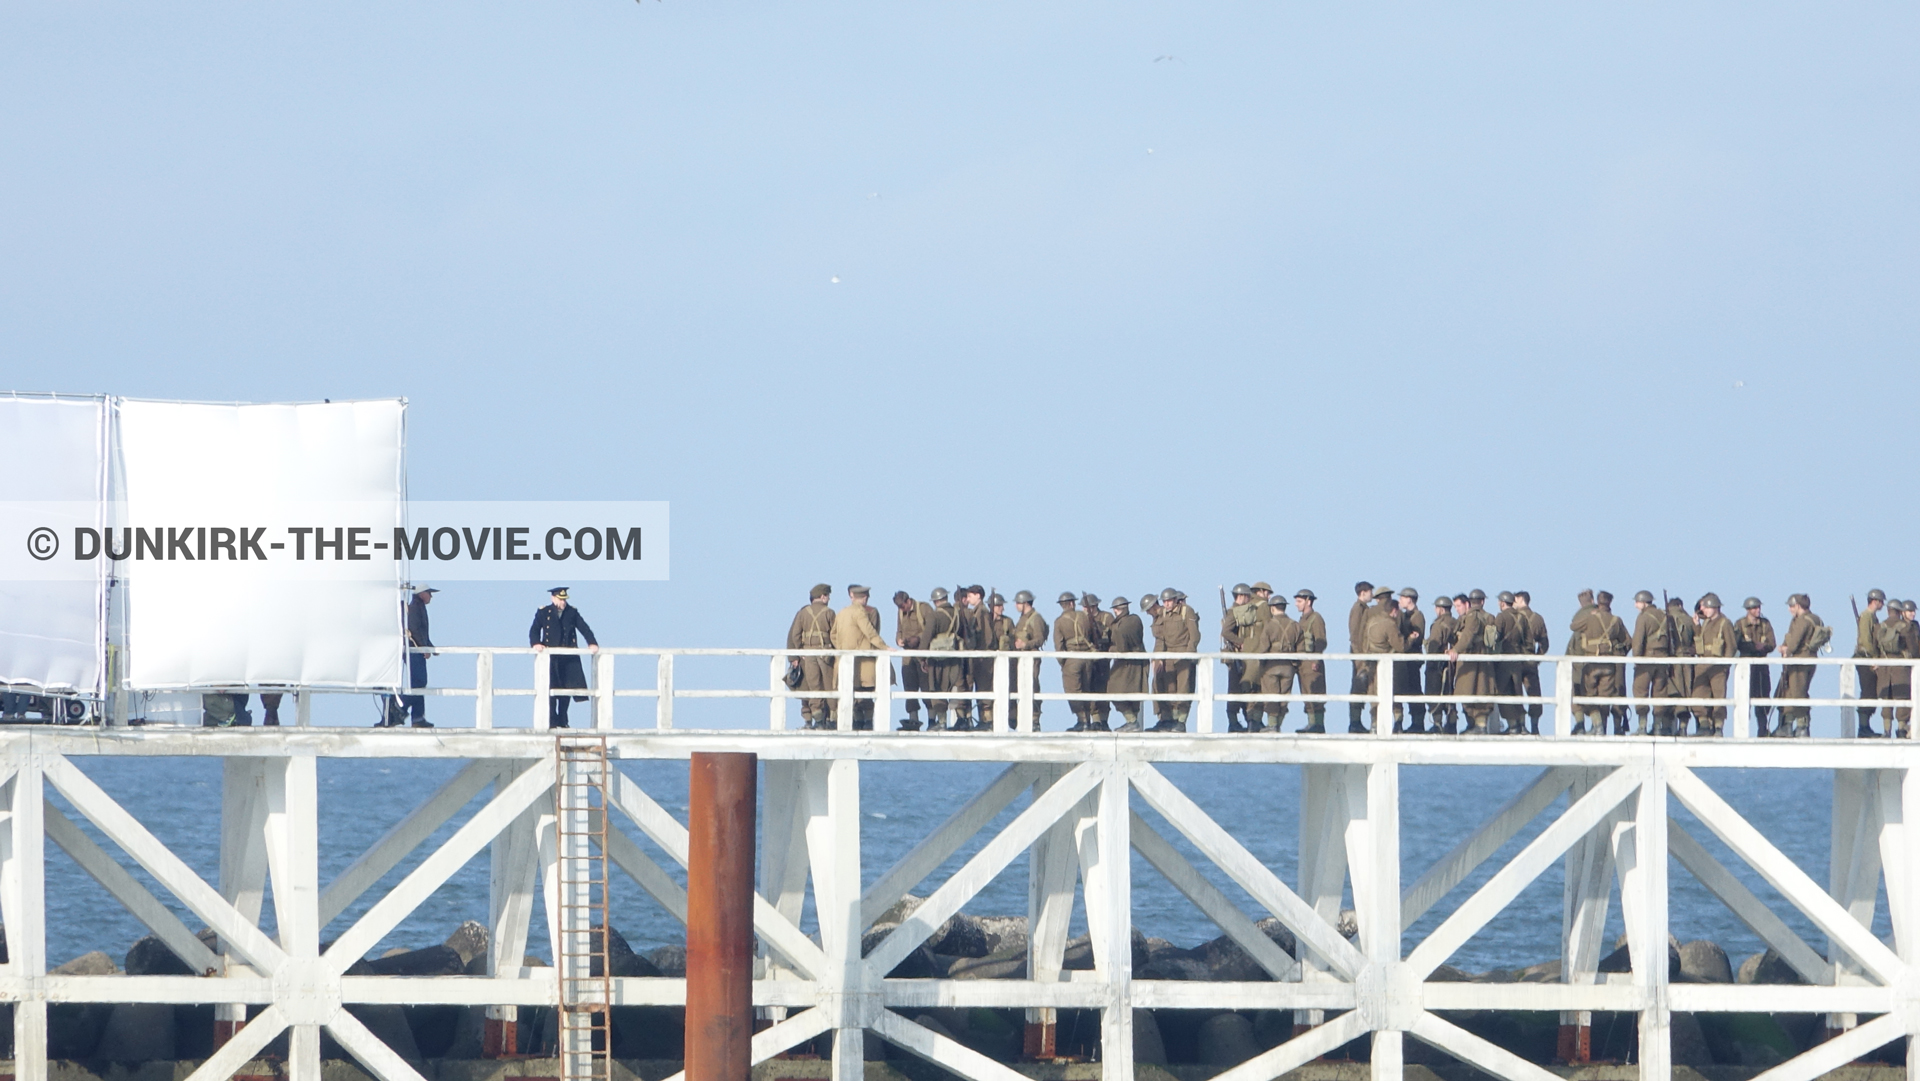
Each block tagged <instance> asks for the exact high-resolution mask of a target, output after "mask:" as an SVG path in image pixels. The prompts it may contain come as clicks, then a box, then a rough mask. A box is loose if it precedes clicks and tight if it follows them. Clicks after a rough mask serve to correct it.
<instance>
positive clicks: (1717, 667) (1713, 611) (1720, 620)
mask: <svg viewBox="0 0 1920 1081" xmlns="http://www.w3.org/2000/svg"><path fill="white" fill-rule="evenodd" d="M1698 608H1699V609H1700V626H1699V628H1698V629H1697V630H1696V631H1695V632H1694V636H1693V651H1694V655H1695V656H1698V657H1733V656H1737V655H1739V652H1740V636H1739V635H1738V634H1736V633H1735V632H1734V629H1733V621H1732V620H1730V619H1728V618H1727V617H1726V616H1724V615H1721V614H1720V595H1719V594H1718V593H1709V594H1707V595H1706V596H1704V597H1701V598H1700V603H1699V605H1698ZM1730 671H1731V666H1729V665H1724V664H1702V665H1698V666H1696V667H1695V668H1694V670H1693V696H1694V697H1695V698H1725V697H1726V696H1727V675H1728V673H1729V672H1730ZM1694 716H1695V717H1696V718H1698V720H1697V722H1696V724H1695V728H1696V729H1697V730H1698V732H1699V734H1700V735H1703V736H1718V735H1721V734H1723V733H1724V732H1725V731H1726V727H1727V707H1725V706H1697V707H1695V708H1694Z"/></svg>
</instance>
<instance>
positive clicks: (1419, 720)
mask: <svg viewBox="0 0 1920 1081" xmlns="http://www.w3.org/2000/svg"><path fill="white" fill-rule="evenodd" d="M1407 716H1408V717H1410V718H1411V719H1412V720H1411V722H1410V723H1409V724H1408V725H1407V733H1408V734H1409V735H1415V736H1424V735H1426V734H1427V707H1426V705H1425V704H1423V703H1420V702H1415V703H1414V704H1413V705H1411V706H1408V707H1407Z"/></svg>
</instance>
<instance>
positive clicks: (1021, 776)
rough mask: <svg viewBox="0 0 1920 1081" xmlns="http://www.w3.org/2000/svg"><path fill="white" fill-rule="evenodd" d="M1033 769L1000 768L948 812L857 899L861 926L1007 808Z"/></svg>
mask: <svg viewBox="0 0 1920 1081" xmlns="http://www.w3.org/2000/svg"><path fill="white" fill-rule="evenodd" d="M1034 770H1035V766H1034V765H1033V764H1029V763H1022V762H1016V763H1014V764H1013V765H1010V766H1008V767H1007V768H1006V769H1004V770H1001V771H1000V775H999V776H997V777H995V778H994V779H993V782H992V783H991V784H989V785H987V787H985V788H983V789H981V790H980V791H979V792H977V793H975V794H974V796H973V798H971V799H969V800H967V802H966V803H964V804H962V805H961V807H960V809H959V810H957V811H955V812H953V814H951V815H949V816H948V817H947V820H946V821H945V822H942V823H941V824H940V826H939V828H937V829H935V830H934V831H933V832H932V833H930V834H928V835H927V836H926V837H925V838H924V839H922V840H921V841H920V843H919V844H917V845H914V846H913V848H912V849H911V850H910V851H908V852H907V854H906V855H904V856H901V857H900V859H899V860H897V861H895V863H894V865H893V866H892V867H890V868H888V869H887V872H886V873H885V874H883V875H881V876H880V879H879V881H877V882H875V883H874V884H873V885H872V886H871V887H869V888H868V889H867V892H866V896H864V897H862V898H861V899H860V924H861V927H862V928H863V929H864V928H867V927H872V926H873V921H875V920H877V919H879V918H880V917H881V916H882V915H883V914H885V912H886V911H887V909H889V908H892V907H893V906H894V905H895V904H897V903H899V901H900V898H902V897H905V896H906V895H907V893H908V892H909V891H910V890H912V889H913V887H915V886H917V885H919V884H920V882H921V881H922V880H923V879H925V878H926V877H927V876H928V875H930V874H932V873H933V872H934V871H935V870H937V869H939V867H940V865H941V864H943V863H945V862H947V860H948V858H949V857H951V856H952V855H953V854H954V853H955V852H958V851H960V846H961V845H964V844H966V843H967V842H968V841H969V840H971V839H972V838H973V837H974V835H975V834H978V833H979V832H980V831H981V830H983V829H985V828H986V827H987V824H988V823H990V822H992V821H993V820H994V818H995V817H997V816H998V815H999V814H1000V812H1001V811H1004V810H1006V809H1007V807H1008V806H1009V805H1011V804H1012V803H1013V801H1014V800H1016V799H1018V798H1019V797H1020V793H1022V792H1024V791H1026V790H1027V787H1028V786H1029V785H1030V784H1032V783H1033V780H1034V776H1035V774H1034Z"/></svg>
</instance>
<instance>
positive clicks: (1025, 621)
mask: <svg viewBox="0 0 1920 1081" xmlns="http://www.w3.org/2000/svg"><path fill="white" fill-rule="evenodd" d="M1013 610H1014V611H1016V612H1018V613H1020V617H1019V618H1018V619H1015V620H1014V621H1013V649H1014V652H1016V653H1033V652H1037V651H1038V650H1039V649H1040V648H1041V647H1042V646H1045V645H1046V644H1047V619H1046V617H1045V616H1043V615H1041V614H1040V613H1038V612H1036V611H1034V610H1033V592H1032V591H1031V590H1026V589H1023V590H1021V591H1020V592H1018V593H1015V594H1014V595H1013ZM1009 664H1010V666H1009V669H1008V678H1010V679H1012V680H1013V689H1014V690H1016V691H1017V690H1019V689H1020V676H1019V673H1018V672H1017V671H1016V670H1015V668H1014V666H1017V665H1018V664H1019V662H1018V661H1017V660H1016V661H1012V662H1009ZM1032 678H1033V691H1034V693H1035V694H1038V693H1040V662H1039V661H1038V660H1035V661H1034V662H1033V677H1032ZM1040 705H1041V703H1039V702H1038V701H1036V702H1034V704H1033V730H1034V731H1036V732H1038V731H1039V730H1040ZM1007 727H1008V728H1009V729H1013V728H1018V727H1020V717H1019V712H1018V711H1017V710H1016V711H1015V712H1014V716H1012V717H1009V718H1007Z"/></svg>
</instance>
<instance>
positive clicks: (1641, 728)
mask: <svg viewBox="0 0 1920 1081" xmlns="http://www.w3.org/2000/svg"><path fill="white" fill-rule="evenodd" d="M1633 606H1634V607H1635V608H1637V609H1639V611H1640V614H1639V615H1637V616H1635V617H1634V620H1633V655H1634V657H1635V658H1639V659H1652V658H1667V657H1671V656H1673V625H1672V622H1671V620H1670V619H1669V618H1668V616H1667V612H1666V609H1665V608H1662V607H1661V606H1660V604H1659V603H1658V602H1656V601H1655V600H1654V599H1653V591H1652V590H1650V589H1643V590H1641V591H1640V592H1638V593H1635V594H1634V595H1633ZM1672 669H1673V666H1672V665H1671V664H1635V665H1634V666H1633V696H1634V697H1635V698H1672V697H1673V677H1672ZM1633 712H1634V715H1635V717H1637V718H1638V720H1637V721H1636V722H1635V724H1634V735H1637V736H1644V735H1648V734H1652V735H1656V736H1671V735H1673V707H1671V706H1648V705H1635V706H1634V707H1633ZM1649 712H1651V713H1652V715H1653V723H1652V725H1651V726H1649V725H1648V723H1647V715H1648V713H1649Z"/></svg>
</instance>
